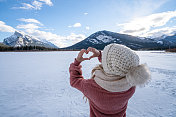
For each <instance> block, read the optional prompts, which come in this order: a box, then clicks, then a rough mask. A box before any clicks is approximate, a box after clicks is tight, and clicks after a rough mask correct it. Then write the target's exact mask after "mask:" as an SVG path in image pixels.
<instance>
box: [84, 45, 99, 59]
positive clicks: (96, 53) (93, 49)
mask: <svg viewBox="0 0 176 117" xmlns="http://www.w3.org/2000/svg"><path fill="white" fill-rule="evenodd" d="M89 52H92V53H93V55H92V56H90V57H89V60H90V59H91V58H94V57H98V56H99V55H100V52H99V51H98V50H97V49H96V48H92V47H89V48H88V49H87V53H89Z"/></svg>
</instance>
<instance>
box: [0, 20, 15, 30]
mask: <svg viewBox="0 0 176 117" xmlns="http://www.w3.org/2000/svg"><path fill="white" fill-rule="evenodd" d="M0 31H1V32H14V31H15V29H14V28H13V27H11V26H8V25H6V24H5V23H4V22H3V21H0Z"/></svg>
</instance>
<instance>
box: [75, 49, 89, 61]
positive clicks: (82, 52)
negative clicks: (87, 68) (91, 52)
mask: <svg viewBox="0 0 176 117" xmlns="http://www.w3.org/2000/svg"><path fill="white" fill-rule="evenodd" d="M84 53H86V54H88V52H87V50H85V49H81V51H80V52H79V53H78V56H77V58H76V60H77V61H78V62H82V61H84V60H89V58H83V54H84Z"/></svg>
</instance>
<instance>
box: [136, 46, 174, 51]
mask: <svg viewBox="0 0 176 117" xmlns="http://www.w3.org/2000/svg"><path fill="white" fill-rule="evenodd" d="M174 48H176V46H170V47H156V48H143V49H139V50H170V49H174Z"/></svg>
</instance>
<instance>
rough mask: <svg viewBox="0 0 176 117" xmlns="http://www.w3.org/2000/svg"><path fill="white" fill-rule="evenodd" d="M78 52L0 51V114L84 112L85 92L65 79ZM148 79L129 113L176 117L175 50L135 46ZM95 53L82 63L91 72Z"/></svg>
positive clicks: (80, 115) (74, 115) (76, 116)
mask: <svg viewBox="0 0 176 117" xmlns="http://www.w3.org/2000/svg"><path fill="white" fill-rule="evenodd" d="M77 53H78V52H0V117H88V116H89V106H88V103H85V100H83V94H82V93H81V92H79V91H77V90H76V89H74V88H72V87H71V86H70V84H69V72H68V68H69V65H70V63H71V62H73V60H74V58H75V57H76V55H77ZM137 53H138V54H139V56H140V58H141V63H145V62H146V63H147V64H148V65H149V67H150V70H151V72H152V81H151V82H150V83H149V84H148V85H147V86H146V87H144V88H137V90H136V93H135V94H134V96H133V97H132V98H131V99H130V101H129V103H128V108H127V117H176V53H165V52H162V51H138V52H137ZM96 64H98V60H97V59H96V58H94V59H92V60H90V61H85V62H83V63H82V66H83V76H84V77H85V78H89V77H90V72H91V69H92V68H93V67H94V66H95V65H96Z"/></svg>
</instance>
